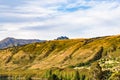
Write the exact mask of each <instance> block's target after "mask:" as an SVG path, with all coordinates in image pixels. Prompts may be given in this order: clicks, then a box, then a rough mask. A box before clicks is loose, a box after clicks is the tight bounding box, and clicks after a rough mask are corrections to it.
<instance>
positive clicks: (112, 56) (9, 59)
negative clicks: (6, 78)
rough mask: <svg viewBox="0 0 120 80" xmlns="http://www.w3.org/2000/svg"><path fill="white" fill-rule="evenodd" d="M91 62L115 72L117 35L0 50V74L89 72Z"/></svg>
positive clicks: (119, 38) (119, 51)
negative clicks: (14, 72)
mask: <svg viewBox="0 0 120 80" xmlns="http://www.w3.org/2000/svg"><path fill="white" fill-rule="evenodd" d="M95 62H98V63H99V64H100V66H101V68H102V70H103V71H105V70H109V71H110V72H113V73H116V70H117V71H118V72H119V68H120V67H119V65H120V35H116V36H106V37H96V38H90V39H67V40H53V41H46V42H41V43H32V44H27V45H23V46H16V47H12V48H7V49H4V50H0V70H2V71H3V73H2V72H1V73H2V74H5V73H4V71H11V72H12V71H17V70H23V71H26V70H27V71H28V72H29V70H35V71H41V72H42V71H44V70H49V69H54V68H55V70H56V69H58V70H59V69H67V68H69V70H68V69H67V71H72V70H76V69H77V70H79V71H80V70H83V69H84V70H87V71H91V69H90V67H91V64H93V63H95ZM65 71H66V70H65ZM87 71H82V72H81V74H82V73H83V74H85V75H87V74H86V73H85V72H87ZM30 73H31V72H30ZM42 73H44V72H42ZM11 74H12V73H11ZM113 76H114V75H113ZM66 80H67V79H66ZM111 80H112V79H111ZM116 80H117V79H116Z"/></svg>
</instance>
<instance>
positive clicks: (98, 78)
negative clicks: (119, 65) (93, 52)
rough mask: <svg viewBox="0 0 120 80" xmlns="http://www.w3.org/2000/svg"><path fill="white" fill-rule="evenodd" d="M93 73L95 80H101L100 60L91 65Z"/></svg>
mask: <svg viewBox="0 0 120 80" xmlns="http://www.w3.org/2000/svg"><path fill="white" fill-rule="evenodd" d="M91 73H92V74H93V78H94V79H93V80H101V77H102V68H101V66H100V65H99V63H98V62H95V63H93V64H92V65H91Z"/></svg>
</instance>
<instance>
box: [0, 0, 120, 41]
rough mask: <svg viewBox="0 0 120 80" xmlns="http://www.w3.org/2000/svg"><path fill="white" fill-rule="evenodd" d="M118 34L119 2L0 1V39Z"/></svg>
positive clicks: (81, 0) (45, 38) (84, 36)
mask: <svg viewBox="0 0 120 80" xmlns="http://www.w3.org/2000/svg"><path fill="white" fill-rule="evenodd" d="M116 34H120V0H0V40H2V39H4V38H6V37H14V38H19V39H41V40H51V39H55V38H57V37H59V36H68V37H69V38H82V37H83V38H90V37H97V36H106V35H116Z"/></svg>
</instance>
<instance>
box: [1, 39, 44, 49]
mask: <svg viewBox="0 0 120 80" xmlns="http://www.w3.org/2000/svg"><path fill="white" fill-rule="evenodd" d="M42 41H44V40H39V39H16V38H13V37H7V38H5V39H3V40H1V41H0V49H4V48H8V47H13V46H21V45H25V44H30V43H35V42H42Z"/></svg>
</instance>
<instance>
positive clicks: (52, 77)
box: [48, 74, 59, 80]
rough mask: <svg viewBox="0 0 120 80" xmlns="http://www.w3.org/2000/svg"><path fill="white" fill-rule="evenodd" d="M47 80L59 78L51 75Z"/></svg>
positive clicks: (57, 79)
mask: <svg viewBox="0 0 120 80" xmlns="http://www.w3.org/2000/svg"><path fill="white" fill-rule="evenodd" d="M48 80H59V78H58V77H57V75H55V74H52V75H51V76H50V77H49V78H48Z"/></svg>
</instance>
